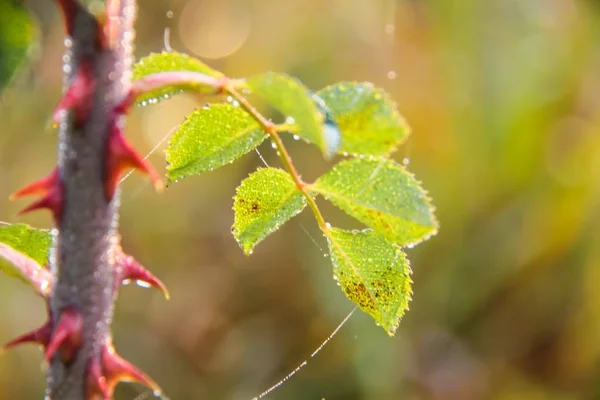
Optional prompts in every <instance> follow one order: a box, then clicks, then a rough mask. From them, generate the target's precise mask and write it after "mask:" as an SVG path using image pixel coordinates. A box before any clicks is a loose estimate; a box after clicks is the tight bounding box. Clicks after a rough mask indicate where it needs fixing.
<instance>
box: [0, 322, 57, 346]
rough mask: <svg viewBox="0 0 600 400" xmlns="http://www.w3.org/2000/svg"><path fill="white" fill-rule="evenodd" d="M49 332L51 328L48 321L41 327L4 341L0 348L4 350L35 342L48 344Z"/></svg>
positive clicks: (40, 344)
mask: <svg viewBox="0 0 600 400" xmlns="http://www.w3.org/2000/svg"><path fill="white" fill-rule="evenodd" d="M51 333H52V328H51V326H50V322H46V323H45V324H44V325H43V326H42V327H41V328H38V329H36V330H34V331H32V332H29V333H26V334H24V335H22V336H19V337H18V338H16V339H14V340H12V341H10V342H8V343H6V344H5V345H4V346H2V348H1V350H2V351H6V350H9V349H12V348H14V347H16V346H19V345H21V344H25V343H36V344H38V345H39V346H43V347H46V346H47V345H48V342H49V341H50V335H51Z"/></svg>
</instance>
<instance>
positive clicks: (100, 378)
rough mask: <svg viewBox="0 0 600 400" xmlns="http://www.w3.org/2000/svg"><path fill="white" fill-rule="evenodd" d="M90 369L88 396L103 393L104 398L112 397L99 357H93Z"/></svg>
mask: <svg viewBox="0 0 600 400" xmlns="http://www.w3.org/2000/svg"><path fill="white" fill-rule="evenodd" d="M89 368H90V369H89V371H88V379H87V380H88V390H87V391H88V393H87V395H88V397H89V398H92V399H93V398H94V396H98V395H101V396H102V398H103V399H110V398H111V393H110V390H109V388H108V385H107V384H106V378H105V377H104V375H103V373H102V366H101V365H100V360H99V359H98V358H93V359H92V360H91V361H90V366H89Z"/></svg>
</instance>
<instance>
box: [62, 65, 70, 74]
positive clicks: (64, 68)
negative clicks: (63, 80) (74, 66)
mask: <svg viewBox="0 0 600 400" xmlns="http://www.w3.org/2000/svg"><path fill="white" fill-rule="evenodd" d="M62 69H63V72H64V73H65V74H69V73H71V66H70V65H69V64H65V65H63V68H62Z"/></svg>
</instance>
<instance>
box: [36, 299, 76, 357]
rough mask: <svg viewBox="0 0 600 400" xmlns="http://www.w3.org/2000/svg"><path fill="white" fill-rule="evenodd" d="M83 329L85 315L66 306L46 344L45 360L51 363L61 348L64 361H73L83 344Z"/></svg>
mask: <svg viewBox="0 0 600 400" xmlns="http://www.w3.org/2000/svg"><path fill="white" fill-rule="evenodd" d="M82 331H83V317H82V316H81V313H80V312H79V311H77V310H75V309H74V308H71V307H69V308H65V309H64V310H63V312H62V314H61V315H60V318H59V320H58V324H57V325H56V329H54V331H53V332H52V335H51V337H50V341H49V342H48V345H47V346H46V353H45V354H44V360H45V361H46V362H48V363H49V362H50V360H52V357H54V355H55V354H56V352H57V351H58V350H59V349H60V352H61V357H62V360H63V362H65V363H69V362H70V361H72V360H73V359H74V358H75V353H77V350H79V347H80V346H81V342H82V340H83V338H82V334H83V332H82Z"/></svg>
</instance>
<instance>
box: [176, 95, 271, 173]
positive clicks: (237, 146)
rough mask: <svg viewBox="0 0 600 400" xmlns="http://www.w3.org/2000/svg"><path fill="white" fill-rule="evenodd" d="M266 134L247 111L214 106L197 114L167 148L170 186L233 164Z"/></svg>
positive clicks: (183, 126) (193, 114)
mask: <svg viewBox="0 0 600 400" xmlns="http://www.w3.org/2000/svg"><path fill="white" fill-rule="evenodd" d="M265 137H266V133H265V132H264V131H263V130H262V129H261V127H260V126H259V124H258V123H257V122H256V121H255V120H254V119H253V118H252V117H251V116H250V115H249V114H248V113H246V112H245V111H244V110H242V109H241V108H239V107H234V106H232V105H229V104H213V105H211V106H207V107H204V108H201V109H199V110H196V111H194V112H193V113H192V114H191V115H189V116H188V117H187V119H186V120H185V122H184V123H183V124H181V125H180V126H179V128H178V129H177V131H176V132H175V133H174V134H173V138H172V139H171V141H170V143H169V147H168V148H167V151H166V153H167V162H168V165H167V183H172V182H175V181H177V180H179V179H182V178H186V177H188V176H191V175H199V174H201V173H203V172H206V171H212V170H213V169H215V168H218V167H221V166H223V165H225V164H228V163H231V162H232V161H233V160H235V159H236V158H238V157H241V156H242V155H244V154H246V153H247V152H249V151H251V150H253V149H254V148H255V147H257V146H258V145H259V144H261V143H262V141H263V140H264V139H265Z"/></svg>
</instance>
